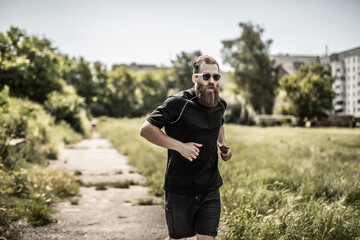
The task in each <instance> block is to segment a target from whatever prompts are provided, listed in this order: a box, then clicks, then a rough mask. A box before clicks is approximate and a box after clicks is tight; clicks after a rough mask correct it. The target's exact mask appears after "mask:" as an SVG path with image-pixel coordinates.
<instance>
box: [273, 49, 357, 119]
mask: <svg viewBox="0 0 360 240" xmlns="http://www.w3.org/2000/svg"><path fill="white" fill-rule="evenodd" d="M270 59H272V60H275V65H276V66H278V67H279V72H278V76H279V78H281V77H282V76H285V75H287V74H295V73H296V70H297V69H298V68H299V67H300V66H301V65H303V64H308V65H310V66H312V65H313V64H315V63H321V64H323V65H326V66H328V67H330V69H331V75H332V76H334V77H335V78H336V80H335V81H334V83H333V89H334V91H335V98H334V99H333V110H332V114H334V115H340V116H341V115H342V116H345V115H350V116H354V117H356V118H360V47H358V48H353V49H350V50H347V51H344V52H339V53H334V54H331V55H330V56H323V57H318V56H290V55H272V56H270ZM278 107H279V106H275V108H274V109H277V108H278Z"/></svg>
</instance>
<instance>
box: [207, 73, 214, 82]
mask: <svg viewBox="0 0 360 240" xmlns="http://www.w3.org/2000/svg"><path fill="white" fill-rule="evenodd" d="M208 82H210V83H215V80H214V76H213V75H211V77H210V78H209V80H208Z"/></svg>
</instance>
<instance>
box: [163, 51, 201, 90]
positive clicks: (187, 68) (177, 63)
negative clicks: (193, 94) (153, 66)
mask: <svg viewBox="0 0 360 240" xmlns="http://www.w3.org/2000/svg"><path fill="white" fill-rule="evenodd" d="M201 55H202V54H201V52H200V51H194V52H192V53H186V52H181V53H180V54H178V55H176V59H175V60H172V61H171V63H172V64H173V84H172V85H170V86H169V87H170V88H176V89H177V90H184V89H188V88H191V87H193V85H194V84H193V82H192V81H191V75H192V71H193V63H194V61H195V58H196V57H199V56H201Z"/></svg>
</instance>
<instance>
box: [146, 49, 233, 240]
mask: <svg viewBox="0 0 360 240" xmlns="http://www.w3.org/2000/svg"><path fill="white" fill-rule="evenodd" d="M220 78H221V75H220V69H219V64H218V63H217V62H216V60H215V59H214V58H212V57H210V56H201V57H199V58H197V60H196V61H195V62H194V64H193V75H192V81H193V83H194V87H193V88H191V89H188V90H184V91H181V92H179V93H177V94H175V95H173V96H170V97H169V98H167V99H166V100H165V101H164V103H163V104H161V105H160V106H159V107H157V108H156V109H155V110H154V111H153V112H152V113H151V115H150V116H149V117H148V118H147V120H146V121H145V122H144V124H143V125H142V127H141V130H140V135H141V136H142V137H144V138H146V139H147V140H148V141H150V142H151V143H153V144H156V145H158V146H161V147H164V148H167V149H168V160H167V168H166V173H165V184H164V190H165V215H166V222H167V226H168V231H169V238H167V239H185V238H187V237H192V236H195V235H196V236H197V239H198V240H207V239H209V240H210V239H215V237H216V236H217V229H218V226H219V219H220V211H221V204H220V191H219V188H220V187H221V186H222V184H223V183H222V178H221V176H220V173H219V169H218V151H217V147H219V148H220V150H221V153H220V155H221V158H222V159H223V160H224V161H227V160H229V159H230V158H231V156H232V154H231V150H230V148H229V147H228V146H227V145H226V142H225V135H224V132H225V130H224V125H223V124H224V118H223V116H224V112H225V109H226V102H225V101H224V100H223V99H222V98H219V81H220ZM189 81H190V79H189ZM163 127H165V133H166V134H165V133H164V132H163V131H162V130H161V128H163Z"/></svg>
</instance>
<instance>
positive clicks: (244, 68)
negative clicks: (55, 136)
mask: <svg viewBox="0 0 360 240" xmlns="http://www.w3.org/2000/svg"><path fill="white" fill-rule="evenodd" d="M239 26H240V28H241V34H240V36H239V37H238V38H236V39H231V40H224V41H222V44H223V48H222V50H221V53H222V56H223V60H224V63H225V64H229V65H230V66H231V68H232V69H233V71H232V72H230V73H228V74H227V78H228V80H229V81H230V82H232V83H233V85H231V86H230V87H223V89H222V91H223V92H224V95H225V96H227V97H228V98H227V101H228V102H229V109H228V113H227V121H228V122H237V123H249V119H250V115H251V114H253V113H261V114H272V111H273V105H274V100H275V97H276V96H277V95H278V93H279V91H284V92H285V93H286V98H287V99H289V100H290V101H288V102H287V104H284V106H283V107H282V109H281V112H280V113H286V114H294V115H295V116H298V117H300V118H306V117H309V118H321V117H324V116H326V114H327V111H329V110H330V109H331V100H332V97H333V92H332V89H331V85H332V82H333V81H334V79H333V78H331V76H330V72H329V70H328V69H326V68H325V67H323V66H321V65H316V66H313V68H312V69H310V68H309V67H308V66H304V67H301V68H300V69H299V72H298V73H297V74H296V75H295V76H287V77H285V78H283V79H278V77H277V68H276V66H275V63H274V62H273V61H271V60H270V58H269V49H270V46H271V43H272V41H271V40H266V41H263V40H262V33H263V32H264V29H263V28H261V27H260V26H259V25H255V24H252V23H250V22H249V23H240V24H239ZM199 55H202V53H201V52H200V51H194V52H190V53H186V52H181V53H179V54H178V55H177V56H176V58H175V59H174V60H172V61H171V63H172V66H171V67H168V68H159V69H158V70H156V71H152V72H150V71H148V72H136V71H131V70H129V69H128V68H127V67H126V66H123V67H118V68H114V69H110V70H108V69H107V68H106V66H105V65H104V64H103V63H101V62H100V61H96V62H94V63H90V62H88V61H86V60H85V59H84V58H83V57H78V58H76V57H70V56H69V55H67V54H64V53H61V52H60V51H59V50H58V49H56V48H55V47H54V45H53V43H52V42H51V41H50V40H48V39H46V38H39V37H37V36H34V35H29V34H27V33H26V32H25V31H24V30H22V29H19V28H17V27H11V28H10V29H9V30H8V31H7V32H5V33H0V89H3V88H4V86H5V85H7V86H8V87H9V88H10V95H11V96H15V97H22V98H27V99H29V100H32V101H35V102H38V103H41V104H43V105H44V106H45V108H46V109H47V110H48V111H49V112H50V113H51V114H52V115H53V116H55V118H56V119H57V120H58V121H62V120H65V121H67V122H69V123H70V124H71V125H72V126H74V127H75V129H76V130H77V131H79V132H81V131H82V128H83V127H82V126H81V122H80V117H79V113H80V111H81V109H83V110H86V113H87V115H88V117H91V116H95V117H96V116H101V115H107V116H112V117H138V116H143V115H145V114H147V113H149V112H150V111H151V110H153V109H154V107H156V106H157V105H159V104H160V103H161V102H162V101H163V100H164V99H165V98H166V97H167V96H168V95H171V94H172V93H174V92H176V91H180V90H183V89H187V88H190V87H192V81H191V79H190V76H191V74H192V63H193V61H194V59H195V58H196V57H197V56H199ZM289 102H290V103H289Z"/></svg>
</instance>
